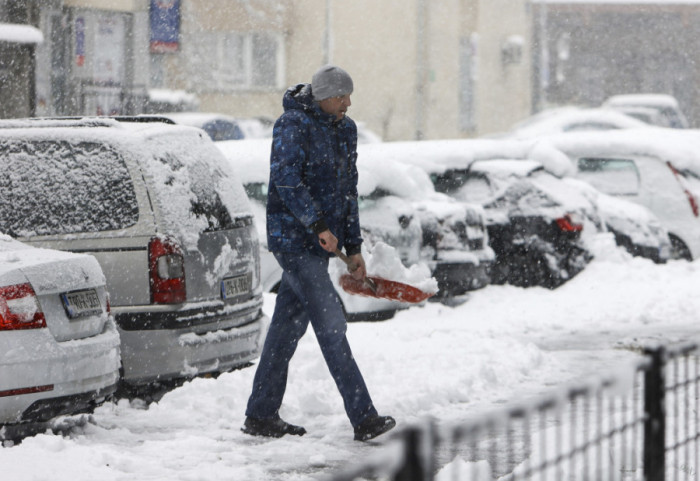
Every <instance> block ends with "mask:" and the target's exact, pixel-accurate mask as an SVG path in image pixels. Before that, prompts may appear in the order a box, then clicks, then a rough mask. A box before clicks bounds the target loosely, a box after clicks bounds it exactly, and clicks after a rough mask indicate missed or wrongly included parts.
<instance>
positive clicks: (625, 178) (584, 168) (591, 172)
mask: <svg viewBox="0 0 700 481" xmlns="http://www.w3.org/2000/svg"><path fill="white" fill-rule="evenodd" d="M578 177H579V178H580V179H582V180H585V181H586V182H589V183H590V184H592V185H593V186H594V187H595V188H597V189H598V190H600V191H601V192H604V193H606V194H609V195H637V194H638V193H639V183H640V181H639V171H638V170H637V166H636V164H635V163H634V161H632V160H628V159H609V158H581V159H578Z"/></svg>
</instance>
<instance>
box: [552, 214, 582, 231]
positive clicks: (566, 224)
mask: <svg viewBox="0 0 700 481" xmlns="http://www.w3.org/2000/svg"><path fill="white" fill-rule="evenodd" d="M556 223H557V225H558V226H559V229H561V230H562V231H564V232H581V231H582V230H583V224H582V223H581V222H580V221H578V220H576V219H575V217H574V216H573V215H571V214H566V215H565V216H564V217H559V218H558V219H557V220H556Z"/></svg>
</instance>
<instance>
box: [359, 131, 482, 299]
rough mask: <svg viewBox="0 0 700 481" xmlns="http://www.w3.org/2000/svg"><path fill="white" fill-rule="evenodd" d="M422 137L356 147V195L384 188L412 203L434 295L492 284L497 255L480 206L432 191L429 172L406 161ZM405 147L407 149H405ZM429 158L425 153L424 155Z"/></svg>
mask: <svg viewBox="0 0 700 481" xmlns="http://www.w3.org/2000/svg"><path fill="white" fill-rule="evenodd" d="M418 144H420V142H382V143H377V144H363V145H360V146H358V149H357V151H358V169H360V168H362V169H364V170H365V171H367V173H368V174H369V175H367V176H365V178H364V179H363V178H362V177H361V178H360V185H359V186H358V190H359V193H360V196H363V195H370V194H371V193H372V192H373V191H375V190H379V191H384V192H386V193H388V194H392V195H394V196H396V197H400V198H402V199H404V200H406V201H408V202H410V203H411V205H413V207H414V208H416V209H417V212H418V214H419V216H420V219H421V228H422V230H423V254H422V257H423V261H424V262H425V263H426V264H428V266H429V267H430V268H431V271H432V273H433V277H435V278H436V279H437V282H438V286H439V292H438V295H437V298H452V297H458V296H461V295H463V294H466V293H467V292H468V291H471V290H475V289H480V288H482V287H485V286H486V285H487V284H489V283H490V276H489V271H490V269H491V266H492V265H493V262H494V260H495V254H494V252H493V250H492V249H491V247H489V245H488V234H487V232H486V225H485V222H484V211H483V208H482V207H481V206H480V205H477V204H473V203H467V202H460V201H457V200H455V199H453V198H451V197H449V196H447V195H445V194H442V193H439V192H436V191H435V187H434V186H433V183H432V182H431V180H430V177H429V176H428V174H427V173H426V172H425V171H424V170H423V169H422V168H419V167H417V166H414V165H410V164H409V163H407V162H403V161H404V160H407V158H408V157H409V156H410V155H411V154H412V153H413V152H411V151H410V148H411V147H417V145H418ZM405 147H408V149H405ZM424 159H427V158H424Z"/></svg>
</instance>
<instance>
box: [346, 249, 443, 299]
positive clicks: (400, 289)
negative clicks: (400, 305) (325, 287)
mask: <svg viewBox="0 0 700 481" xmlns="http://www.w3.org/2000/svg"><path fill="white" fill-rule="evenodd" d="M335 255H337V256H338V257H340V259H341V260H342V261H343V262H345V264H347V266H348V268H349V269H350V270H351V271H354V270H355V269H357V266H356V265H355V263H354V262H352V261H351V260H350V259H349V258H348V256H346V255H345V254H343V253H342V252H340V250H339V249H336V250H335ZM340 287H342V288H343V290H344V291H345V292H347V293H348V294H357V295H360V296H367V297H376V298H379V299H389V300H390V301H399V302H409V303H418V302H423V301H424V300H426V299H427V298H429V297H431V296H433V295H435V294H430V293H428V292H424V291H421V290H420V289H418V288H417V287H413V286H409V285H408V284H404V283H402V282H396V281H390V280H387V279H382V278H381V277H374V276H366V277H365V278H364V279H362V280H357V279H355V278H354V277H352V276H351V275H350V274H343V275H342V276H340Z"/></svg>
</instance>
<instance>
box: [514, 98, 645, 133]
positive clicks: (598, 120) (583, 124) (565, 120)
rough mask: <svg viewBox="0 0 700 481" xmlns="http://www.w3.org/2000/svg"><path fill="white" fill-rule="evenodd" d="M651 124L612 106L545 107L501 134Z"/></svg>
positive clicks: (621, 127)
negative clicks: (545, 108)
mask: <svg viewBox="0 0 700 481" xmlns="http://www.w3.org/2000/svg"><path fill="white" fill-rule="evenodd" d="M646 127H649V124H647V123H645V122H642V121H641V120H639V119H635V118H633V117H631V116H629V115H625V114H624V113H622V112H619V111H617V110H614V109H611V108H610V109H609V108H584V107H576V106H567V107H558V108H552V109H547V110H543V111H542V112H539V113H537V114H535V115H533V116H532V117H529V118H527V119H525V120H523V121H521V122H519V123H517V124H516V125H514V126H513V128H512V129H511V130H510V131H508V132H507V133H505V134H503V135H501V136H500V137H502V138H510V139H533V138H537V137H541V136H545V135H551V134H559V133H562V132H586V131H605V130H619V129H634V128H646Z"/></svg>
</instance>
